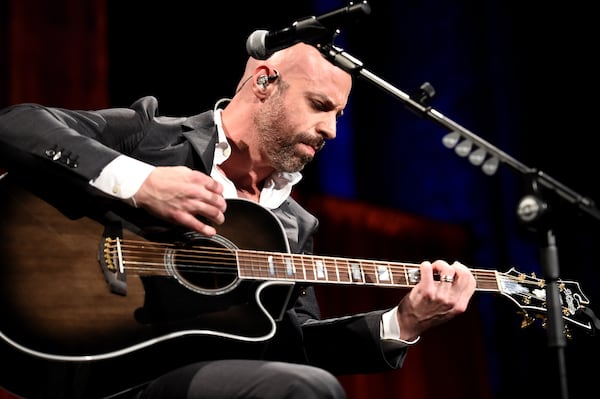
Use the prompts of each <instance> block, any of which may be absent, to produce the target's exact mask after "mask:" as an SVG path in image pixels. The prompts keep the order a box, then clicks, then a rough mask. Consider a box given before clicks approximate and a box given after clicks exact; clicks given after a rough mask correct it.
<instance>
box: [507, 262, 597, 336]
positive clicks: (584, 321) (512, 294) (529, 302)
mask: <svg viewBox="0 0 600 399" xmlns="http://www.w3.org/2000/svg"><path fill="white" fill-rule="evenodd" d="M557 284H558V291H559V296H560V304H561V314H562V317H563V320H564V321H565V322H566V323H565V334H566V335H567V336H568V337H569V338H570V332H569V330H568V326H569V325H574V326H576V327H579V328H582V329H584V330H586V331H587V332H592V333H593V332H595V329H597V328H598V326H599V324H600V321H598V319H596V318H595V316H594V314H593V312H592V311H591V309H589V308H587V305H589V304H590V301H589V299H588V298H587V297H586V296H585V294H584V293H583V292H582V291H581V287H580V286H579V283H578V282H575V281H564V280H558V281H557ZM498 286H499V288H500V292H501V293H502V295H504V296H506V297H508V298H510V299H511V300H512V301H513V302H515V303H516V304H517V305H518V306H519V307H520V308H521V309H522V310H523V315H524V320H523V324H522V327H526V326H528V325H530V324H531V323H533V322H534V321H535V319H536V318H540V319H542V324H543V325H545V321H546V320H547V311H548V309H547V308H546V281H545V280H544V279H540V278H537V277H536V276H535V275H526V274H524V273H521V272H518V271H517V270H515V269H514V268H511V269H510V270H509V271H507V272H506V273H498Z"/></svg>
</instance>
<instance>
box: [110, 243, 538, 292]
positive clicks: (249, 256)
mask: <svg viewBox="0 0 600 399" xmlns="http://www.w3.org/2000/svg"><path fill="white" fill-rule="evenodd" d="M131 244H137V245H131ZM109 247H110V248H111V250H110V251H113V255H114V251H116V249H115V245H111V244H109ZM120 247H121V251H122V254H123V255H124V256H125V257H126V258H127V260H126V261H125V262H124V263H125V264H126V265H136V266H131V267H128V269H129V270H136V269H137V270H138V271H154V272H156V271H159V272H160V271H161V270H162V271H164V272H163V274H169V273H168V271H167V270H166V269H165V268H164V266H165V260H164V256H165V255H164V254H165V251H167V250H169V249H174V251H175V252H176V260H177V269H178V270H181V271H186V272H193V271H200V272H206V271H207V270H209V271H211V273H213V272H216V273H223V274H230V273H229V272H228V271H227V270H225V269H226V267H224V266H231V267H232V268H236V266H237V262H236V260H235V254H240V253H241V254H243V255H244V256H243V257H244V259H245V260H246V262H250V265H252V263H253V262H255V261H257V260H258V270H264V269H265V267H264V264H265V259H266V258H267V257H269V256H271V257H272V262H271V263H270V264H269V267H270V268H269V271H270V272H271V273H274V274H275V275H276V276H277V275H279V274H281V273H283V276H279V277H281V278H285V277H286V276H287V277H290V278H294V277H296V276H295V273H292V274H291V276H290V267H288V265H287V264H286V263H285V261H283V259H287V260H290V261H291V262H292V263H293V264H294V263H301V264H302V267H301V269H302V270H304V271H305V270H306V268H305V267H304V264H305V260H306V259H309V261H308V262H307V263H308V264H309V265H311V268H310V269H309V270H312V269H313V268H314V266H315V262H317V263H318V262H322V264H323V265H322V266H323V270H324V272H323V273H324V274H323V276H326V277H327V279H325V281H328V280H330V279H331V278H332V276H329V274H331V273H330V272H329V273H328V272H327V270H329V269H330V268H331V267H333V268H334V269H335V270H337V273H336V274H339V267H338V265H337V262H340V263H342V264H343V265H344V267H343V268H342V274H343V273H345V271H348V272H349V274H351V273H350V271H349V270H350V269H349V267H350V265H351V264H354V263H357V264H359V265H368V266H371V267H373V268H374V269H373V270H372V272H373V275H374V276H378V275H379V274H377V272H376V270H375V268H376V267H383V268H384V269H385V270H384V271H388V272H392V277H393V274H394V273H396V272H398V271H400V273H401V274H402V273H403V272H404V273H405V272H406V269H407V268H418V265H417V264H407V263H405V264H398V263H397V262H394V263H396V264H394V263H391V262H386V261H379V260H360V259H351V258H336V257H319V256H313V255H304V254H288V253H281V252H265V251H261V252H258V251H252V250H238V249H235V250H234V249H230V248H217V247H199V246H191V247H181V246H178V245H176V244H170V243H152V242H146V241H128V240H123V241H121V243H120ZM148 254H149V255H159V256H160V258H156V259H148ZM207 254H208V256H207ZM136 256H138V257H139V258H136ZM278 258H281V260H279V259H278ZM310 259H312V260H310ZM199 260H200V261H202V262H203V263H202V264H199V263H200V262H199ZM296 261H297V262H296ZM211 262H212V264H213V265H214V266H209V265H207V264H206V263H209V264H210V263H211ZM328 264H329V266H330V267H327V265H328ZM156 266H158V268H156ZM295 266H296V265H295V264H294V267H295ZM250 267H251V268H254V266H250ZM292 270H293V269H292ZM362 271H363V272H364V271H365V270H364V268H362ZM369 271H370V270H367V272H369ZM472 271H473V272H474V274H475V277H476V279H477V281H478V283H485V282H487V283H494V284H493V285H494V286H497V278H496V275H495V271H491V270H483V269H473V270H472ZM231 274H237V272H235V273H234V272H232V273H231ZM263 274H264V273H263ZM258 277H260V276H258ZM263 277H265V278H267V277H272V275H271V274H265V275H264V276H263ZM404 277H406V276H404ZM508 278H509V279H511V280H514V281H515V282H520V283H522V282H523V279H522V278H518V277H513V276H508ZM294 279H295V278H294ZM350 279H351V280H350V281H351V282H354V281H355V280H358V281H362V279H358V278H356V276H355V277H354V279H352V277H350ZM315 280H316V281H322V280H324V279H323V278H321V279H318V278H315ZM311 281H312V280H311ZM334 281H340V280H339V278H336V279H334ZM341 281H342V282H343V281H344V280H341ZM386 283H387V280H386ZM537 283H538V284H539V285H540V287H542V286H543V280H539V281H538V282H537Z"/></svg>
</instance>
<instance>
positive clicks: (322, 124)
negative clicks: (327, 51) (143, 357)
mask: <svg viewBox="0 0 600 399" xmlns="http://www.w3.org/2000/svg"><path fill="white" fill-rule="evenodd" d="M351 87H352V78H351V76H350V75H349V74H348V73H347V72H345V71H343V70H342V69H340V68H339V67H337V66H335V65H333V64H332V63H331V62H329V61H328V60H327V59H325V58H324V57H323V55H322V54H321V53H320V51H319V50H318V49H316V48H315V47H313V46H310V45H307V44H304V43H299V44H296V45H294V46H291V47H289V48H286V49H284V50H281V51H278V52H276V53H275V54H273V55H272V56H271V57H270V58H269V59H267V60H264V61H262V60H256V59H253V58H250V59H249V60H248V62H247V64H246V70H245V72H244V76H243V78H242V80H241V81H240V84H239V86H238V92H237V93H236V96H235V97H234V100H233V101H232V104H233V103H239V102H240V101H241V102H242V103H244V104H245V105H246V106H248V107H249V108H251V113H252V129H251V130H252V134H253V136H254V137H253V138H252V139H251V140H253V141H251V143H252V142H254V143H255V144H256V146H257V149H258V152H259V153H260V158H261V161H263V162H267V163H269V164H270V165H271V166H272V167H273V168H274V169H276V170H280V171H285V172H294V171H299V170H302V169H303V168H304V166H305V165H306V163H308V162H310V161H311V160H312V159H313V157H314V154H315V153H316V152H317V151H318V150H319V149H321V148H322V147H323V144H324V142H325V140H331V139H333V138H335V136H336V120H337V118H338V117H339V116H340V115H341V114H342V111H343V109H344V107H345V106H346V103H347V101H348V96H349V95H350V90H351Z"/></svg>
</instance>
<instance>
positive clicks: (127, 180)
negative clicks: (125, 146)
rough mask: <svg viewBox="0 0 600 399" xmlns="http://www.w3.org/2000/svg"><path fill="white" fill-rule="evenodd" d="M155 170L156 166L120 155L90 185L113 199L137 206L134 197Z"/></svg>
mask: <svg viewBox="0 0 600 399" xmlns="http://www.w3.org/2000/svg"><path fill="white" fill-rule="evenodd" d="M154 168H155V166H152V165H149V164H147V163H145V162H141V161H138V160H137V159H134V158H131V157H128V156H126V155H119V156H118V157H117V158H115V159H113V160H112V161H111V162H110V163H109V164H108V165H106V166H105V167H104V169H102V172H100V175H98V177H96V178H95V179H93V180H90V184H91V185H92V186H93V187H95V188H97V189H98V190H100V191H102V192H104V193H105V194H108V195H110V196H111V197H115V198H120V199H122V200H125V201H127V202H129V203H130V204H131V205H133V206H135V205H136V204H135V201H134V200H133V196H134V194H135V193H137V191H138V190H139V189H140V187H141V186H142V184H143V183H144V181H145V180H146V178H148V175H150V173H152V171H153V170H154Z"/></svg>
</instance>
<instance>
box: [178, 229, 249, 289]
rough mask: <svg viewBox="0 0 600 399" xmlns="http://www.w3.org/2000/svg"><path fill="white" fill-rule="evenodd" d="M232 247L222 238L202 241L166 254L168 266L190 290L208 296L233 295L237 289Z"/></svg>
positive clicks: (198, 240)
mask: <svg viewBox="0 0 600 399" xmlns="http://www.w3.org/2000/svg"><path fill="white" fill-rule="evenodd" d="M232 248H233V244H232V243H231V242H230V241H228V240H226V239H225V238H223V237H220V236H215V237H211V238H206V237H204V238H201V239H197V240H195V241H194V242H193V243H190V244H189V245H185V246H182V247H181V248H177V249H171V250H169V251H168V253H167V255H166V256H167V264H168V265H169V268H171V270H172V272H173V273H174V275H175V277H176V278H177V279H178V281H179V282H180V283H181V284H183V285H184V286H186V287H187V288H189V289H191V290H193V291H196V292H201V293H203V294H208V295H219V294H223V293H226V292H229V291H231V290H232V289H234V288H235V287H236V286H237V285H238V282H239V280H238V273H237V261H236V257H235V250H233V249H232Z"/></svg>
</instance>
